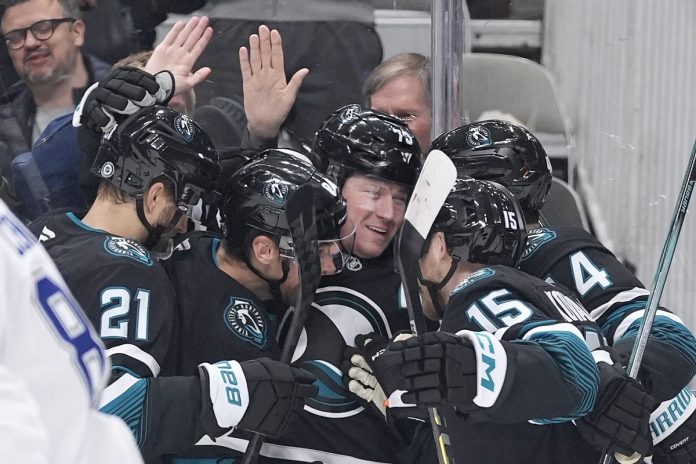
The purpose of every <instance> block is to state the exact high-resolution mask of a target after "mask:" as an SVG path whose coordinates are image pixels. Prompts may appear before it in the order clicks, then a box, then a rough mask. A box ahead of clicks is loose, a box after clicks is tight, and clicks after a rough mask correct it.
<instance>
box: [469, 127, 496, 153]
mask: <svg viewBox="0 0 696 464" xmlns="http://www.w3.org/2000/svg"><path fill="white" fill-rule="evenodd" d="M466 143H468V144H469V146H470V147H471V148H478V147H485V146H486V145H490V144H491V143H493V139H492V138H491V133H490V131H489V130H488V129H486V128H485V127H483V126H474V127H472V128H470V129H469V131H468V132H467V133H466Z"/></svg>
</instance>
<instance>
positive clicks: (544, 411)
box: [376, 179, 601, 464]
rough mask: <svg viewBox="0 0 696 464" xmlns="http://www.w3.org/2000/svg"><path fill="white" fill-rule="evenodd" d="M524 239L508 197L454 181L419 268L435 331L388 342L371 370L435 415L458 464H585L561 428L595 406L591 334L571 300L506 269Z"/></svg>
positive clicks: (488, 186) (583, 453) (583, 450)
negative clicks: (434, 408) (435, 409)
mask: <svg viewBox="0 0 696 464" xmlns="http://www.w3.org/2000/svg"><path fill="white" fill-rule="evenodd" d="M524 237H525V225H524V222H523V218H522V216H521V214H520V211H519V207H518V205H517V202H516V201H515V200H514V197H513V196H512V194H511V193H510V192H509V191H507V190H506V189H504V188H503V187H501V186H500V185H498V184H495V183H492V182H485V181H475V180H473V179H459V180H457V183H456V184H455V187H454V188H453V189H452V192H451V193H450V194H449V196H448V198H447V201H446V203H445V205H444V207H443V208H442V209H441V211H440V213H439V215H438V217H437V218H436V220H435V223H434V225H433V227H432V229H431V231H430V235H429V237H428V240H426V245H425V249H424V253H423V255H422V257H421V259H420V261H419V269H418V272H419V281H420V283H421V286H422V287H421V295H422V300H423V312H424V313H425V314H426V316H428V317H429V318H431V319H437V320H441V327H440V331H439V332H435V333H427V334H425V335H421V336H420V337H414V338H410V339H408V340H406V341H401V342H394V343H392V344H390V345H389V347H388V348H387V350H386V351H385V353H384V354H383V355H381V356H379V357H377V361H376V371H377V372H378V375H379V374H380V373H381V375H382V382H386V384H385V386H386V387H387V391H390V392H393V391H394V390H395V389H400V390H406V391H407V393H405V394H403V396H402V400H403V401H404V402H406V403H415V404H417V405H425V406H431V405H437V406H438V407H440V408H441V409H440V413H441V414H443V415H444V422H445V423H446V424H447V432H448V433H449V436H450V440H451V442H452V449H451V454H452V457H453V459H454V461H455V462H457V463H469V462H471V463H483V462H485V463H494V462H505V463H520V464H521V463H527V464H528V463H531V462H535V463H540V464H543V463H556V462H563V463H578V464H580V463H589V462H595V461H596V460H597V459H598V457H599V456H598V455H596V456H595V455H593V453H592V450H591V449H590V448H589V447H588V446H581V447H580V449H578V446H577V445H576V446H572V445H573V443H576V442H577V441H578V438H579V437H577V433H578V432H577V430H576V429H575V427H574V426H573V424H572V423H571V422H570V421H571V420H573V419H578V418H580V417H582V416H584V415H585V414H587V413H588V412H589V411H590V410H591V408H592V406H593V405H594V402H595V397H596V393H597V389H598V382H599V374H598V371H597V367H596V366H595V362H594V360H593V358H592V353H591V351H590V346H589V345H598V344H599V343H601V337H598V336H597V334H598V332H599V328H598V327H597V326H596V325H595V324H594V322H592V320H591V318H590V315H589V314H588V313H587V312H586V311H585V310H584V308H582V306H580V304H579V303H578V302H577V300H576V299H575V298H574V296H573V295H572V294H571V293H570V292H569V291H567V290H565V289H562V288H557V287H555V286H553V285H551V284H549V283H546V282H544V281H542V280H540V279H537V278H534V277H532V276H529V275H527V274H525V273H522V272H520V271H518V270H516V269H515V268H514V267H515V266H516V264H517V262H518V261H519V257H520V255H521V253H522V249H523V246H524ZM452 334H456V335H452ZM580 441H582V440H580ZM595 454H596V453H595ZM593 459H594V460H595V461H593Z"/></svg>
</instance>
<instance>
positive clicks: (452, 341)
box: [377, 332, 477, 406]
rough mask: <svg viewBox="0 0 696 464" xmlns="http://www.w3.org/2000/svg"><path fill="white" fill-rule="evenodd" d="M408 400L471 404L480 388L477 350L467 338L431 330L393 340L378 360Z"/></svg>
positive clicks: (423, 402) (437, 403) (382, 369)
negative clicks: (407, 337) (405, 338)
mask: <svg viewBox="0 0 696 464" xmlns="http://www.w3.org/2000/svg"><path fill="white" fill-rule="evenodd" d="M377 364H378V368H380V370H381V371H384V372H385V373H386V372H387V371H388V372H390V379H391V381H392V382H395V383H396V388H398V389H401V390H406V391H407V393H404V395H403V396H402V399H403V401H404V402H405V403H415V404H418V405H423V406H435V405H439V404H442V403H451V404H453V405H457V406H459V405H462V406H470V405H471V404H472V401H473V399H474V397H475V396H476V393H477V390H476V385H477V372H476V367H477V361H476V352H475V350H474V348H473V347H472V345H471V342H470V341H469V340H468V339H467V338H460V337H457V336H455V335H451V334H448V333H445V332H429V333H426V334H424V335H421V336H419V337H413V338H409V339H408V340H405V341H399V342H394V343H392V344H390V345H389V346H388V347H387V351H385V352H384V354H383V355H382V356H380V357H379V358H378V360H377Z"/></svg>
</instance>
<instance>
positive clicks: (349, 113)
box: [339, 106, 358, 124]
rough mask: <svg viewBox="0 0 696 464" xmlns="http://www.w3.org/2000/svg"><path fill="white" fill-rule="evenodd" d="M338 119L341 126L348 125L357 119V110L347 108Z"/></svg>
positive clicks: (352, 107)
mask: <svg viewBox="0 0 696 464" xmlns="http://www.w3.org/2000/svg"><path fill="white" fill-rule="evenodd" d="M339 119H340V120H341V122H342V123H343V124H348V123H349V122H352V121H354V120H356V119H358V109H357V108H356V107H354V106H351V107H350V108H348V109H347V110H345V111H344V112H342V113H341V114H340V116H339Z"/></svg>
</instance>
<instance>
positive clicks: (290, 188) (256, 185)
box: [222, 149, 346, 256]
mask: <svg viewBox="0 0 696 464" xmlns="http://www.w3.org/2000/svg"><path fill="white" fill-rule="evenodd" d="M305 184H309V185H312V186H313V187H315V192H314V201H315V206H316V210H315V214H316V224H317V236H318V238H319V240H335V239H337V238H338V235H339V229H340V227H341V225H343V223H344V222H345V220H346V204H345V202H344V201H343V199H342V198H341V196H340V195H339V192H338V187H337V186H336V184H334V183H333V181H331V180H330V179H329V178H328V177H326V176H324V175H323V174H321V173H319V172H318V171H317V168H316V167H315V166H314V165H313V164H312V163H311V162H310V161H309V159H308V158H307V157H306V156H304V155H302V154H300V153H298V152H295V151H292V150H287V149H271V150H266V151H264V152H261V153H260V154H258V155H257V156H255V157H253V158H251V159H250V160H249V161H248V162H247V163H245V164H243V165H242V167H241V168H240V169H239V170H238V171H237V172H235V173H234V174H233V175H232V176H231V177H230V178H229V179H228V180H227V181H226V187H225V194H224V197H225V198H224V201H223V208H222V219H223V221H222V222H223V229H224V233H225V239H226V240H227V242H228V244H229V246H230V248H231V249H232V250H238V251H239V252H240V253H241V254H242V256H244V254H245V253H246V250H247V247H248V246H249V244H250V239H251V238H253V235H252V234H254V233H261V234H264V235H270V236H274V237H277V238H278V240H279V243H280V248H281V252H283V253H290V254H291V253H292V242H291V237H290V228H289V226H288V221H287V218H286V217H285V204H286V202H287V200H288V199H289V198H290V197H291V196H292V194H293V192H294V191H295V190H297V189H298V188H299V187H300V186H302V185H305Z"/></svg>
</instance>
